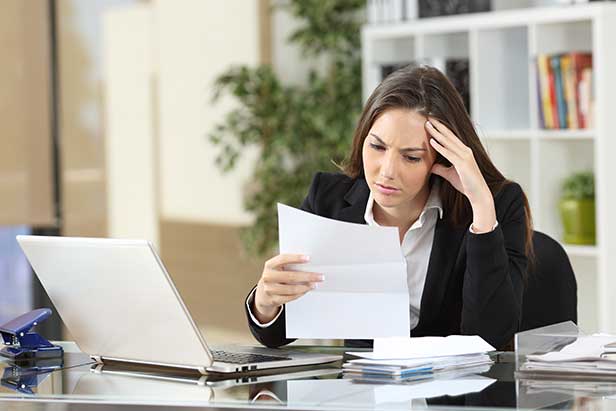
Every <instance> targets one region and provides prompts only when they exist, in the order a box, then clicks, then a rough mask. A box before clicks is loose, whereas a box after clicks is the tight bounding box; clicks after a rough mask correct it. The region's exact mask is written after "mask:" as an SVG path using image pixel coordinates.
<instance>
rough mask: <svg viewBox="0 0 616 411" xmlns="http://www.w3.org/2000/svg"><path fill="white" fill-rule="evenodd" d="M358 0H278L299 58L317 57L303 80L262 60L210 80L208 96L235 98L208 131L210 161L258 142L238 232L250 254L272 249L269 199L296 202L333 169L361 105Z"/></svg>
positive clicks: (225, 160) (235, 159)
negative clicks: (292, 23) (291, 20)
mask: <svg viewBox="0 0 616 411" xmlns="http://www.w3.org/2000/svg"><path fill="white" fill-rule="evenodd" d="M365 5H366V0H284V1H277V2H275V6H276V7H282V8H285V9H286V10H288V11H289V12H290V13H291V14H292V15H293V16H294V17H295V18H297V20H298V22H299V25H298V28H297V30H296V31H295V32H294V33H293V34H292V36H291V38H290V39H289V41H290V42H292V43H294V44H298V45H299V46H300V47H301V50H302V51H303V53H304V57H305V58H306V60H310V61H314V60H319V59H322V60H323V61H324V62H325V65H324V67H322V68H321V69H320V70H316V68H313V69H312V70H310V74H309V76H308V78H307V81H306V83H305V84H301V85H294V84H292V85H288V84H284V83H283V82H282V81H281V79H280V78H279V77H278V75H277V74H276V72H275V70H274V69H273V68H272V67H271V66H269V65H260V66H257V67H252V66H233V67H229V69H228V70H226V71H225V72H224V73H222V74H221V75H220V76H219V77H218V79H217V81H216V84H215V94H214V101H217V100H218V99H219V98H220V97H221V96H223V95H225V96H227V95H231V96H232V97H234V98H235V100H236V103H237V105H236V106H235V108H234V109H233V110H232V111H230V112H229V113H228V114H227V115H226V116H225V117H224V118H222V119H221V120H220V123H219V124H218V125H217V126H216V128H215V129H214V130H213V131H212V132H211V133H210V134H209V138H210V140H211V141H212V142H213V143H214V144H215V145H217V146H219V147H220V152H219V155H218V156H217V159H216V161H217V163H218V165H219V167H220V168H221V169H222V170H225V171H227V170H232V169H234V168H235V166H236V165H237V164H238V163H239V162H240V161H241V154H242V152H243V151H244V149H246V148H248V147H256V148H258V150H259V153H260V155H259V158H258V160H257V162H256V165H255V169H254V173H253V176H252V179H251V181H250V183H249V184H247V188H246V191H245V199H244V206H245V208H246V210H248V211H249V212H250V213H252V214H253V215H254V216H255V221H254V223H253V224H252V225H251V226H249V227H246V228H245V229H244V230H243V232H242V239H243V241H244V245H245V247H246V249H247V250H248V251H249V252H251V253H252V254H255V255H266V254H268V253H272V252H274V251H275V249H276V246H277V242H278V224H277V212H276V203H277V202H281V203H285V204H288V205H291V206H295V207H298V206H299V205H300V204H301V202H302V199H303V198H304V196H305V195H306V192H307V190H308V187H309V186H310V181H311V180H312V176H313V175H314V173H315V172H316V171H339V168H338V167H337V164H340V163H341V162H342V161H343V160H344V158H345V157H346V155H347V153H348V151H349V147H350V144H351V137H352V135H353V130H354V128H355V125H356V123H357V119H358V118H359V114H360V113H361V109H362V98H361V90H362V87H361V42H360V28H361V24H362V23H363V18H364V13H363V10H364V7H365Z"/></svg>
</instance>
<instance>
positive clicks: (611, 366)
mask: <svg viewBox="0 0 616 411" xmlns="http://www.w3.org/2000/svg"><path fill="white" fill-rule="evenodd" d="M615 342H616V336H613V335H611V336H610V335H601V334H598V335H589V336H582V337H579V338H577V339H576V340H575V341H574V342H573V343H571V344H569V345H567V346H565V347H564V348H563V349H562V350H560V351H557V352H549V353H547V354H542V355H528V356H527V357H526V362H525V363H524V364H522V366H521V367H520V371H521V372H522V373H532V374H544V375H550V376H559V375H560V376H567V377H575V376H580V377H599V378H606V379H616V345H615Z"/></svg>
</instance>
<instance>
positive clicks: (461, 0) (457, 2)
mask: <svg viewBox="0 0 616 411" xmlns="http://www.w3.org/2000/svg"><path fill="white" fill-rule="evenodd" d="M418 2H419V17H420V18H424V17H436V16H449V15H453V14H466V13H478V12H484V11H490V10H491V9H492V7H491V1H490V0H447V1H443V0H418Z"/></svg>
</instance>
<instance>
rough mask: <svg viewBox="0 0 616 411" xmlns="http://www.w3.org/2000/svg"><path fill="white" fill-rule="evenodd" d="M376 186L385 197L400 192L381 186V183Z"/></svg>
mask: <svg viewBox="0 0 616 411" xmlns="http://www.w3.org/2000/svg"><path fill="white" fill-rule="evenodd" d="M375 185H376V188H377V190H379V192H381V193H382V194H385V195H391V194H395V193H397V192H398V191H400V190H398V189H397V188H394V187H389V186H384V185H382V184H379V183H376V184H375Z"/></svg>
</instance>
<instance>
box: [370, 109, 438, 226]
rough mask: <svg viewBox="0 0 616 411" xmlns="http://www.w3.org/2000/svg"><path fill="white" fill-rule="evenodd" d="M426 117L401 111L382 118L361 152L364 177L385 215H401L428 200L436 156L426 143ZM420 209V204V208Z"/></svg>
mask: <svg viewBox="0 0 616 411" xmlns="http://www.w3.org/2000/svg"><path fill="white" fill-rule="evenodd" d="M426 120H427V119H426V117H424V116H422V115H420V114H418V113H417V112H415V111H413V110H409V109H404V108H394V109H389V110H387V111H385V112H384V113H383V114H381V115H380V116H379V117H378V118H377V119H376V121H375V122H374V124H373V125H372V128H370V131H369V132H368V135H367V136H366V139H365V140H364V146H363V149H362V157H363V165H364V174H365V177H366V182H367V183H368V186H369V187H370V191H371V192H372V196H373V197H374V201H375V202H376V203H377V204H378V205H379V206H381V207H382V208H383V209H384V210H385V211H388V212H389V213H392V214H394V213H395V214H400V213H403V212H408V211H410V210H411V209H412V208H413V207H416V206H417V204H415V202H414V201H413V200H415V198H416V197H418V194H419V195H420V197H419V198H420V199H423V200H424V201H425V199H426V198H427V195H428V191H427V190H428V180H429V177H430V174H431V173H430V170H431V169H432V165H433V164H434V160H435V158H436V152H435V150H434V149H433V148H432V147H431V145H430V144H429V143H428V138H429V137H428V133H427V131H426V129H425V123H426ZM421 206H423V204H421Z"/></svg>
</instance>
